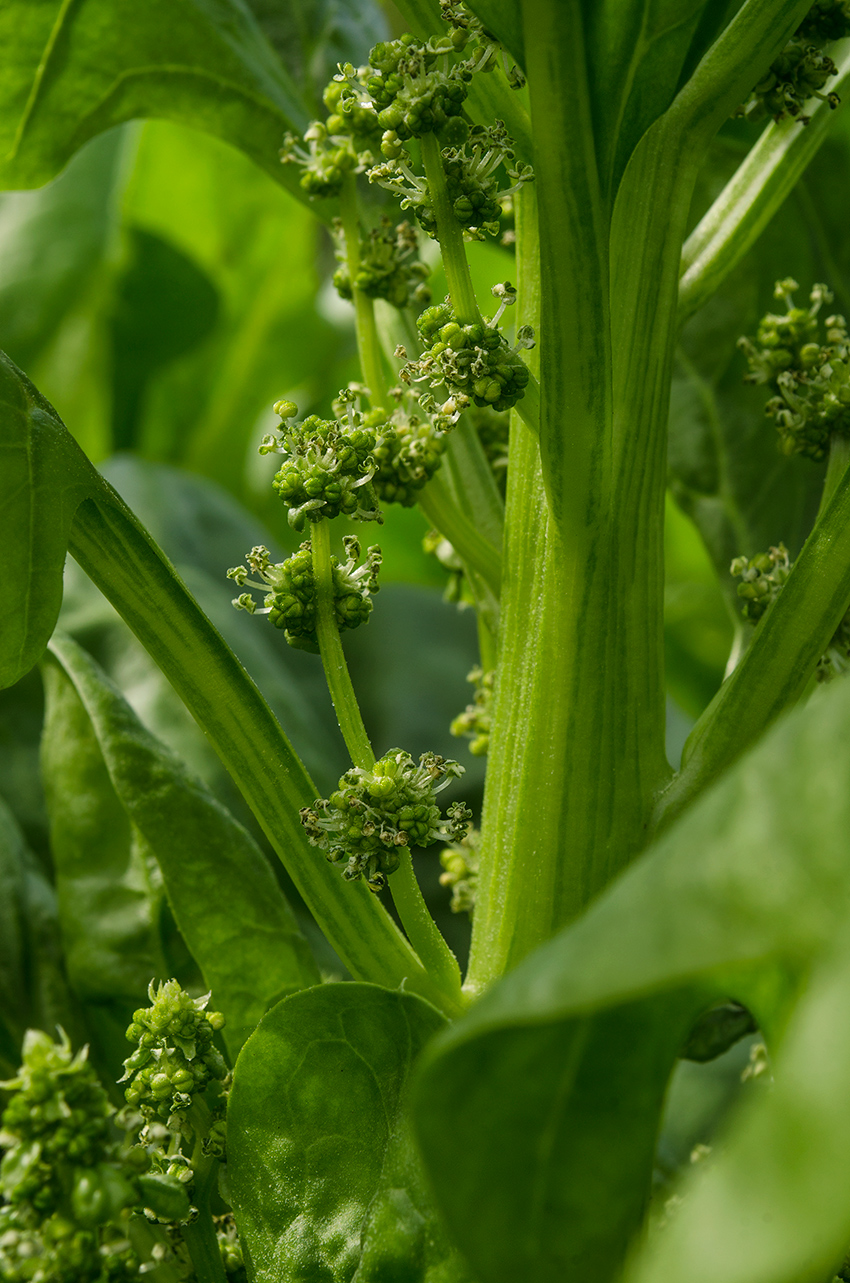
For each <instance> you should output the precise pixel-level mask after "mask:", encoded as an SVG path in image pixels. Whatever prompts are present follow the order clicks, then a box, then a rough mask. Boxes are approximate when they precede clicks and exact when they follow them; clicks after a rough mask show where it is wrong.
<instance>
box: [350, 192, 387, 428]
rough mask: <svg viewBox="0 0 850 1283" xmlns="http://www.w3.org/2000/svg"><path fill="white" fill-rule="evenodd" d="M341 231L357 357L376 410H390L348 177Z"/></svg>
mask: <svg viewBox="0 0 850 1283" xmlns="http://www.w3.org/2000/svg"><path fill="white" fill-rule="evenodd" d="M339 208H340V215H341V217H342V230H343V235H344V237H345V257H346V262H347V265H348V276H349V280H350V281H351V297H352V300H353V303H354V324H355V330H356V333H357V353H358V356H359V358H360V368H361V370H362V372H363V378H364V379H365V381H366V385H367V387H368V389H369V399H370V401H371V403H372V405H373V406H381V407H382V408H384V409H385V408H386V406H387V384H386V379H385V376H384V366H383V360H382V356H381V344H380V340H379V338H378V330H377V326H376V325H375V306H374V303H373V302H372V300H371V298H369V296H368V294H364V293H363V291H362V290H361V289H358V288H357V286H356V284H355V281H356V280H357V276H358V273H359V272H360V214H359V212H358V208H357V180H356V178H355V177H354V175H353V174H348V175H347V176H346V178H345V180H344V182H343V186H342V193H341V195H340V200H339Z"/></svg>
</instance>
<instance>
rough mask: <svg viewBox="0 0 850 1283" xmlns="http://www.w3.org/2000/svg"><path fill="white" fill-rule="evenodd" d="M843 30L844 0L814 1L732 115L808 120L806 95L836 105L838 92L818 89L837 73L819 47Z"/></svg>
mask: <svg viewBox="0 0 850 1283" xmlns="http://www.w3.org/2000/svg"><path fill="white" fill-rule="evenodd" d="M848 35H850V5H848V3H847V0H816V3H815V4H813V5H812V7H811V9H810V10H809V12H808V13H807V14H806V16H805V18H804V19H803V21H802V22H801V23H800V25H799V27H798V28H797V30H796V32H795V33H794V35H793V36H792V37H791V39H790V40H789V41H788V43H787V44H786V45H785V47H784V48H783V49H782V50H781V51H780V52H779V54H777V56H776V57H775V58H774V60H773V62H772V63H771V64H770V67H769V68H768V69H767V71H766V72H765V74H764V76H763V77H762V79H761V80H760V81H759V83H758V84H757V85H756V86H755V88H754V89H753V92H752V93H751V95H750V97H749V98H748V99H747V101H746V102H745V103H744V104H743V106H742V107H740V108H739V109H738V112H737V113H736V114H737V115H739V116H746V117H747V118H748V119H750V120H759V119H761V118H763V117H764V116H771V117H772V118H773V119H774V120H777V121H778V120H782V119H784V118H785V117H786V116H792V117H793V118H795V119H796V120H798V121H799V122H800V124H801V125H807V124H808V123H809V120H810V119H811V117H810V116H808V115H806V114H805V113H804V111H803V108H804V107H805V105H806V103H807V102H808V101H809V100H810V99H812V98H815V99H819V100H820V101H821V102H826V103H828V104H829V106H830V107H831V108H833V109H834V108H836V107H837V106H838V105H839V102H840V99H839V97H838V94H836V93H824V92H823V91H824V89H825V88H826V86H827V83H828V81H829V78H830V77H831V76H835V75H837V74H838V68H837V67H836V65H835V63H834V62H833V60H832V59H831V58H830V57H829V55H828V54H826V53H824V52H823V49H822V47H821V46H823V45H825V44H829V43H830V42H831V41H833V40H840V39H842V38H843V37H844V36H848Z"/></svg>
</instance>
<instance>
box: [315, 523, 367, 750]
mask: <svg viewBox="0 0 850 1283" xmlns="http://www.w3.org/2000/svg"><path fill="white" fill-rule="evenodd" d="M311 542H312V545H313V578H314V580H315V584H316V633H317V635H318V638H319V650H320V651H321V655H322V664H323V666H324V670H325V680H326V681H327V683H328V690H329V691H330V693H331V699H332V700H333V706H334V711H335V712H336V720H337V721H338V722H339V729H340V730H341V731H342V737H343V739H344V740H345V747H346V748H347V749H348V753H349V756H350V758H351V760H352V762H353V763H354V765H355V766H359V767H360V768H361V770H364V771H369V770H371V769H372V767H373V766H374V765H375V754H374V753H373V752H372V745H371V744H370V743H369V736H368V735H367V734H366V727H365V726H364V725H363V718H362V717H361V716H360V705H359V704H358V703H357V696H356V695H355V694H354V687H353V686H352V684H351V676H350V674H349V672H348V665H347V664H346V662H345V655H344V653H343V649H342V642H341V641H340V636H339V628H338V627H337V622H336V609H335V606H334V586H333V568H332V566H331V528H330V525H329V524H328V521H327V519H326V518H324V517H322V519H321V520H320V521H317V522H315V523H314V525H313V526H312V530H311Z"/></svg>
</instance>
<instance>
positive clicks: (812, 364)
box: [738, 278, 850, 460]
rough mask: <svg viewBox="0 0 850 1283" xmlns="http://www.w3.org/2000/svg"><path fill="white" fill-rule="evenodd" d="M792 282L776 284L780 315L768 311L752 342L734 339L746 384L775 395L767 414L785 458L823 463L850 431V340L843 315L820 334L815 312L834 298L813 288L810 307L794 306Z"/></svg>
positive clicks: (824, 289) (824, 290) (818, 287)
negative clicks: (798, 456) (798, 457)
mask: <svg viewBox="0 0 850 1283" xmlns="http://www.w3.org/2000/svg"><path fill="white" fill-rule="evenodd" d="M798 288H799V287H798V285H797V282H796V281H793V280H791V279H790V278H786V279H785V280H782V281H778V282H777V284H776V288H775V290H774V297H775V298H777V299H781V300H782V301H784V303H785V306H786V309H787V311H786V312H785V313H784V314H782V315H777V314H774V313H770V312H769V313H768V314H767V315H766V316H764V317H763V318H762V320H761V321H760V323H759V327H758V331H757V333H756V338H755V341H753V340H752V339H749V338H741V339H739V340H738V346H739V347H740V348H741V349H742V351H743V352H744V355H745V356H746V358H747V362H748V364H749V367H750V371H749V374H748V375H746V382H748V383H765V384H767V386H768V387H769V388H770V389H771V391H773V392H774V393H775V395H774V396H773V397H772V398H771V399H770V400H769V401H768V402H767V404H766V406H765V413H766V414H767V415H768V416H769V417H770V418H772V419H773V421H774V423H775V425H776V429H777V431H778V433H779V447H780V449H781V450H782V452H783V454H802V455H805V456H806V458H809V459H815V460H817V459H822V458H823V457H824V456H825V455H826V453H827V451H828V449H829V444H830V439H831V438H832V436H833V435H836V434H837V435H841V436H847V435H848V433H850V338H848V334H847V322H846V321H845V319H844V317H843V316H837V315H836V316H828V317H827V318H826V321H825V334H824V336H823V338H824V339H825V341H823V339H822V338H821V336H820V326H819V319H818V313H819V312H820V310H821V308H822V307H823V305H824V304H825V303H831V302H832V295H831V293H830V292H829V290H828V289H827V287H826V286H825V285H814V286H813V287H812V290H811V294H810V296H809V297H810V306H809V307H808V308H802V307H795V306H794V299H793V295H794V291H795V290H797V289H798Z"/></svg>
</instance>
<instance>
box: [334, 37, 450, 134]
mask: <svg viewBox="0 0 850 1283" xmlns="http://www.w3.org/2000/svg"><path fill="white" fill-rule="evenodd" d="M469 32H470V28H466V29H464V28H458V27H456V28H454V29H453V30H452V32H451V34H450V35H447V36H435V37H432V38H431V39H430V40H419V39H417V37H416V36H414V35H411V34H410V33H409V32H406V33H405V34H404V35H403V36H401V37H400V38H399V39H398V40H382V41H380V42H379V43H378V44H376V45H375V47H374V48H373V49H372V51H371V53H370V54H369V66H368V69H367V72H366V75H365V77H363V78H362V79H361V78H360V77H358V75H357V72H356V71H355V69H354V68H353V67H352V66H351V64H350V63H348V64H346V66H344V67H341V68H340V75H339V79H340V80H341V81H342V82H343V84H344V85H345V86H346V89H347V91H348V93H347V97H348V98H349V99H350V98H352V97H356V96H357V95H359V96H360V100H361V101H362V99H363V97H364V94H363V89H364V87H365V91H366V97H367V99H368V101H370V102H371V104H372V106H373V108H374V110H375V113H376V117H377V123H378V125H379V126H380V128H381V130H382V132H383V139H382V141H383V144H384V145H386V144H388V143H391V142H392V141H394V140H400V141H405V140H407V139H408V138H420V137H421V136H422V135H423V134H427V133H434V132H438V131H439V130H441V129H443V128H444V126H445V125H446V123H447V122H448V121H449V120H451V119H452V118H454V117H456V116H459V115H460V114H461V111H462V110H463V103H464V101H465V99H466V96H467V93H468V92H469V90H468V84H469V81H470V80H471V78H472V75H473V71H474V70H475V67H474V65H473V66H470V65H469V64H468V63H467V62H459V61H456V60H455V57H454V55H456V54H457V53H458V52H460V51H462V50H463V48H464V46H465V45H466V44H467V43H468V39H469ZM363 81H365V86H364V84H363ZM388 136H389V137H388Z"/></svg>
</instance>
